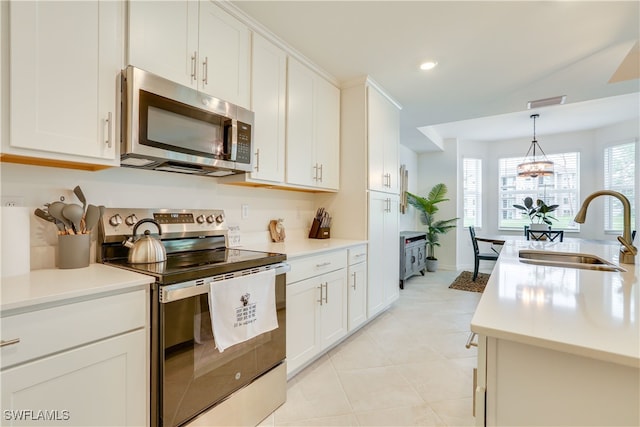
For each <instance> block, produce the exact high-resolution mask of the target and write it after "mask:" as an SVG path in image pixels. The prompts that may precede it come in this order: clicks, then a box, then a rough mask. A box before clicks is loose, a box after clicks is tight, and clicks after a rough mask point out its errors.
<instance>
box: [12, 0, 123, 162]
mask: <svg viewBox="0 0 640 427" xmlns="http://www.w3.org/2000/svg"><path fill="white" fill-rule="evenodd" d="M9 6H10V7H9V30H8V32H9V40H10V41H9V43H10V49H9V50H10V53H9V68H8V69H9V82H10V84H9V98H10V100H9V108H10V114H9V117H10V118H9V138H8V140H7V141H4V140H3V146H2V156H3V160H7V159H9V161H12V160H10V159H11V158H14V160H15V156H22V157H27V158H35V159H47V160H55V161H60V162H73V163H78V164H85V165H88V166H87V167H85V168H86V169H92V167H91V165H95V166H96V167H95V168H96V169H98V168H100V167H101V166H117V165H118V164H119V159H117V156H116V153H117V149H116V148H117V147H116V145H117V143H118V138H117V135H118V131H117V129H118V128H117V126H116V122H117V108H116V107H117V106H116V98H117V93H118V90H119V86H118V83H119V79H118V77H119V73H120V71H121V69H122V67H123V46H124V40H123V34H124V31H123V3H122V2H119V1H100V2H97V1H96V2H49V1H32V2H22V1H12V2H11V3H10V4H9ZM3 31H7V30H6V29H5V28H3ZM5 35H6V34H3V37H4V36H5ZM23 163H24V162H23ZM33 163H36V164H45V163H44V162H40V163H38V162H37V161H34V162H33Z"/></svg>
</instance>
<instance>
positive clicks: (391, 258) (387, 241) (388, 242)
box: [382, 194, 400, 307]
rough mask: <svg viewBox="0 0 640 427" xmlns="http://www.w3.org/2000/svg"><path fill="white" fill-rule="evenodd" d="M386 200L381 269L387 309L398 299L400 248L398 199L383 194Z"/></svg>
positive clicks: (391, 195)
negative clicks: (382, 263)
mask: <svg viewBox="0 0 640 427" xmlns="http://www.w3.org/2000/svg"><path fill="white" fill-rule="evenodd" d="M385 199H386V200H387V202H386V204H387V206H386V210H385V212H384V226H383V232H382V235H383V244H382V250H383V251H384V255H383V257H384V265H383V268H382V277H383V287H384V292H383V293H384V305H385V307H388V306H389V305H391V304H392V303H393V302H394V301H396V300H397V299H398V298H399V297H400V287H399V284H398V271H399V270H400V248H399V247H398V243H397V242H398V236H399V234H400V230H399V225H398V221H399V217H400V214H399V198H398V196H397V195H394V194H385Z"/></svg>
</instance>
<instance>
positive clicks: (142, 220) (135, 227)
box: [133, 218, 162, 239]
mask: <svg viewBox="0 0 640 427" xmlns="http://www.w3.org/2000/svg"><path fill="white" fill-rule="evenodd" d="M145 222H150V223H152V224H155V225H156V227H158V235H160V236H162V229H161V228H160V224H159V223H158V221H156V220H155V219H151V218H144V219H141V220H140V221H138V222H136V225H134V226H133V238H134V239H135V238H136V233H137V231H138V227H139V226H140V225H141V224H144V223H145Z"/></svg>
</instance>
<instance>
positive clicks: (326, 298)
mask: <svg viewBox="0 0 640 427" xmlns="http://www.w3.org/2000/svg"><path fill="white" fill-rule="evenodd" d="M324 303H325V304H329V283H327V282H324Z"/></svg>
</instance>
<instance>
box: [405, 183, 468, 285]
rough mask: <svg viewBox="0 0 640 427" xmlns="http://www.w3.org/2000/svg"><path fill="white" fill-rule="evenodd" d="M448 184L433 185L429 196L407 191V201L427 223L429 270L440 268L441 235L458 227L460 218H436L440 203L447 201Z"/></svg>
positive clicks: (422, 220) (421, 219) (425, 223)
mask: <svg viewBox="0 0 640 427" xmlns="http://www.w3.org/2000/svg"><path fill="white" fill-rule="evenodd" d="M446 194H447V186H446V185H445V184H443V183H440V184H436V185H434V186H433V188H432V189H431V191H430V192H429V194H428V195H427V197H426V198H425V197H421V196H417V195H415V194H412V193H409V192H407V203H408V204H410V205H411V206H413V207H414V208H416V209H417V210H418V211H419V212H420V221H421V222H422V223H423V224H424V225H426V227H427V230H426V232H427V233H426V237H427V271H431V272H433V271H436V270H437V269H438V259H437V258H436V256H435V247H436V246H440V235H442V234H446V233H448V232H449V231H450V230H452V229H454V228H455V227H456V224H455V222H456V221H457V220H458V218H451V219H445V220H436V219H435V214H436V213H437V212H438V210H439V208H438V206H437V205H438V204H439V203H442V202H446V201H448V200H449V199H446V198H445V195H446Z"/></svg>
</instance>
